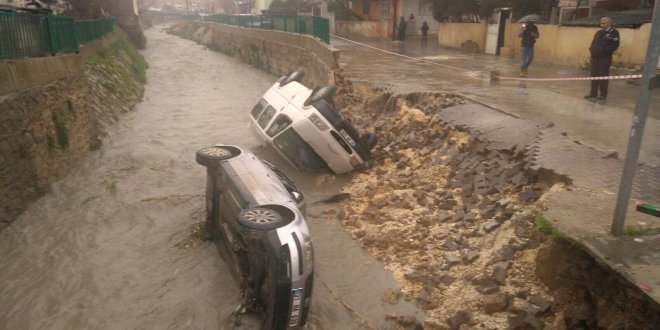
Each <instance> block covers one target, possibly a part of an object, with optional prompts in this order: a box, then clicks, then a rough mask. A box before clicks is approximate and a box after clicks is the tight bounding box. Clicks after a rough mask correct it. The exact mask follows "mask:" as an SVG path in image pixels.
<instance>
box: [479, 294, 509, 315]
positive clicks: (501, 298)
mask: <svg viewBox="0 0 660 330" xmlns="http://www.w3.org/2000/svg"><path fill="white" fill-rule="evenodd" d="M509 300H510V298H509V296H508V295H506V294H505V293H500V292H498V293H495V294H491V295H487V296H485V297H484V311H485V312H486V313H487V314H493V313H496V312H502V311H504V310H506V309H507V307H508V305H509Z"/></svg>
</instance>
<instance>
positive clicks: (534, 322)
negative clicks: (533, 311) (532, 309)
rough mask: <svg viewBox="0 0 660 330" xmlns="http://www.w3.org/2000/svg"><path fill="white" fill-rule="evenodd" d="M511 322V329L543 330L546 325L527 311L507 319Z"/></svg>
mask: <svg viewBox="0 0 660 330" xmlns="http://www.w3.org/2000/svg"><path fill="white" fill-rule="evenodd" d="M507 321H508V322H509V329H526V328H531V329H534V330H541V329H543V328H544V327H545V324H544V323H543V322H542V321H541V320H539V319H538V318H537V317H535V316H533V315H529V314H527V313H526V312H525V311H519V312H518V313H516V315H514V316H509V317H508V318H507Z"/></svg>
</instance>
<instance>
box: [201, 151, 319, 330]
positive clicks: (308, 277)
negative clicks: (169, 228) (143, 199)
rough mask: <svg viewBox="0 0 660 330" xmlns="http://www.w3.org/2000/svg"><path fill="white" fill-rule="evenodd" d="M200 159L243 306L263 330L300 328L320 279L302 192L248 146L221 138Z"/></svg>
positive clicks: (214, 226)
mask: <svg viewBox="0 0 660 330" xmlns="http://www.w3.org/2000/svg"><path fill="white" fill-rule="evenodd" d="M196 159H197V163H199V164H200V165H203V166H205V167H206V173H207V175H206V224H207V232H208V233H209V236H210V237H211V238H212V239H213V240H214V241H215V242H216V243H217V245H218V249H219V250H220V254H221V255H222V257H223V259H224V260H225V261H226V262H227V264H228V266H229V268H230V269H231V271H232V275H233V276H234V278H235V280H236V281H237V282H238V283H239V286H240V288H241V291H242V293H243V303H242V305H241V306H239V311H244V312H252V313H256V314H257V315H259V316H261V319H262V327H261V329H262V330H280V329H298V328H300V327H302V326H303V325H305V323H306V322H307V315H308V313H309V307H310V304H311V297H312V284H313V278H314V276H313V273H314V254H313V244H312V238H311V236H310V234H309V229H308V228H307V223H306V222H305V218H304V210H305V196H304V194H303V193H302V191H301V190H300V189H298V187H297V186H296V185H295V183H294V182H293V181H292V180H290V179H289V178H288V177H287V176H286V175H285V174H284V173H282V172H280V171H279V170H277V168H275V167H274V166H273V165H271V164H269V163H267V162H265V161H262V160H261V159H259V158H258V157H257V156H256V155H254V154H253V153H252V152H250V151H249V150H247V149H244V148H240V147H237V146H229V145H222V144H218V145H215V146H213V147H206V148H201V149H199V150H197V154H196ZM237 323H240V315H238V318H237Z"/></svg>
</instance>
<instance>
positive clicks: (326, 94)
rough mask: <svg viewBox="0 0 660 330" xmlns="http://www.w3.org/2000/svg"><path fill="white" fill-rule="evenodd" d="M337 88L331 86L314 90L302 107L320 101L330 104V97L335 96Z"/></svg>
mask: <svg viewBox="0 0 660 330" xmlns="http://www.w3.org/2000/svg"><path fill="white" fill-rule="evenodd" d="M336 91H337V87H335V86H333V85H328V86H324V87H321V88H315V89H314V91H312V94H311V95H310V96H309V97H308V98H307V100H305V103H304V104H303V105H304V106H306V107H308V106H310V105H312V104H314V103H315V102H317V101H320V100H326V101H328V102H329V103H332V97H333V96H334V95H335V92H336Z"/></svg>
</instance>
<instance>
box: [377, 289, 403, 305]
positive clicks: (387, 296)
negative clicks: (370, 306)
mask: <svg viewBox="0 0 660 330" xmlns="http://www.w3.org/2000/svg"><path fill="white" fill-rule="evenodd" d="M400 297H401V293H400V292H397V291H394V290H392V289H389V288H388V289H385V291H384V292H383V297H382V298H381V300H382V301H383V302H386V303H388V304H390V305H394V304H396V303H398V302H399V298H400Z"/></svg>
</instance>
